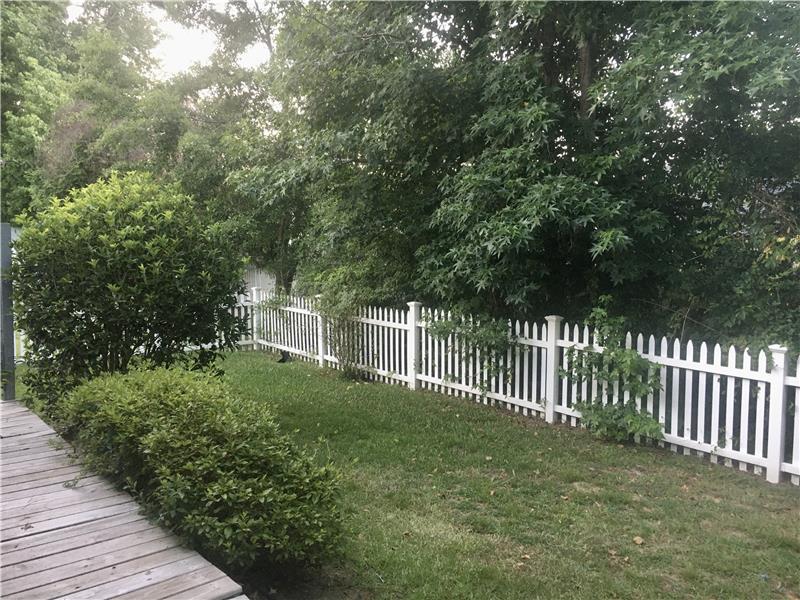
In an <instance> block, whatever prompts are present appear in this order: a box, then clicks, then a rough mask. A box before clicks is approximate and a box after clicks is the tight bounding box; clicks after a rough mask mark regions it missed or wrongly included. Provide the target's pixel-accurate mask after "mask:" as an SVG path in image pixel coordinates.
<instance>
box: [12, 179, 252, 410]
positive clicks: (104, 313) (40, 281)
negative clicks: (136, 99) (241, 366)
mask: <svg viewBox="0 0 800 600" xmlns="http://www.w3.org/2000/svg"><path fill="white" fill-rule="evenodd" d="M165 214H169V215H170V218H169V219H165V218H164V215H165ZM241 275H242V261H241V258H240V257H239V254H238V252H237V250H236V248H235V247H234V246H233V245H232V244H231V243H230V240H226V239H224V238H222V237H220V236H219V235H217V233H216V230H215V228H214V227H213V226H211V225H210V224H209V223H207V222H206V221H205V220H204V219H203V218H202V217H201V216H200V214H199V212H198V211H197V210H196V208H195V206H194V204H193V203H192V201H191V200H190V199H189V198H187V197H186V196H183V195H182V194H180V193H179V192H178V191H177V190H176V189H175V188H174V187H168V186H161V185H159V184H157V183H156V182H155V181H154V180H153V178H152V177H151V176H149V175H147V174H143V173H128V174H126V175H122V176H120V175H116V174H115V175H112V176H111V177H110V178H109V179H108V180H107V181H100V182H97V183H95V184H92V185H90V186H88V187H86V188H83V189H81V190H76V191H74V192H73V193H72V194H71V195H70V197H69V198H68V199H67V200H64V201H59V202H55V203H53V204H52V205H51V206H50V207H49V208H47V209H45V210H43V211H42V212H40V213H38V214H37V215H36V218H35V219H34V218H28V219H26V220H25V222H24V227H23V230H22V234H21V236H20V238H19V240H18V241H17V242H16V255H15V257H14V264H13V269H12V277H13V279H14V293H15V298H14V301H15V316H16V319H17V322H18V323H19V326H20V327H21V328H22V329H23V330H24V331H25V332H26V334H27V336H28V339H29V341H30V344H31V346H30V352H31V354H30V359H31V366H32V367H33V369H34V370H35V369H39V370H40V374H39V375H41V377H44V378H50V379H56V380H57V379H59V378H60V379H63V382H62V383H63V384H64V385H67V386H68V385H70V384H71V383H72V382H73V381H74V380H76V379H79V378H83V377H88V376H92V375H96V374H97V373H101V372H106V371H125V370H127V369H128V367H129V365H130V363H131V361H132V360H133V358H134V356H139V357H142V358H144V359H146V360H148V361H150V362H152V363H153V364H156V365H168V364H172V363H174V362H179V361H186V360H190V361H193V362H195V363H196V365H197V366H199V367H207V366H210V365H211V364H212V363H213V361H214V357H215V356H216V353H217V352H218V351H221V350H223V349H226V348H234V347H237V343H238V340H239V338H240V336H241V334H242V332H243V331H244V330H245V327H246V324H245V322H244V321H243V320H242V319H240V318H236V317H234V316H232V314H231V312H230V311H231V308H232V307H233V306H234V305H235V303H236V298H235V295H236V294H237V293H239V292H240V291H241V286H242V282H241ZM201 345H204V346H206V350H204V351H203V352H201V353H199V354H197V355H194V356H191V357H189V356H187V355H185V354H184V349H185V347H186V346H201ZM39 375H37V377H39ZM53 383H55V382H53ZM34 387H35V391H37V392H40V393H41V397H42V399H43V400H44V401H45V402H46V403H50V402H53V401H55V398H54V397H53V394H52V393H51V388H49V387H48V386H47V385H45V384H44V382H43V381H39V383H36V384H35V386H34Z"/></svg>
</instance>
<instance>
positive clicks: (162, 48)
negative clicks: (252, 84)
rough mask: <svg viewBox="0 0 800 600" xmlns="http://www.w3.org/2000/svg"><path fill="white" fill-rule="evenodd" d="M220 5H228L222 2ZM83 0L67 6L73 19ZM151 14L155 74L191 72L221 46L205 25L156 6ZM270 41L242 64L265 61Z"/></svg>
mask: <svg viewBox="0 0 800 600" xmlns="http://www.w3.org/2000/svg"><path fill="white" fill-rule="evenodd" d="M219 4H225V3H224V2H220V3H219ZM82 7H83V0H72V1H71V2H70V4H69V7H68V8H67V13H68V14H69V18H70V20H75V19H77V18H78V17H79V16H80V15H81V12H82V10H83V8H82ZM146 12H147V13H149V15H150V16H151V17H152V18H153V20H154V21H155V22H156V23H158V28H159V30H160V33H161V36H162V37H161V40H160V41H159V43H158V45H156V47H155V48H154V49H153V56H154V57H155V58H156V59H157V60H158V62H159V64H160V68H159V69H158V70H157V71H156V72H155V73H154V75H155V76H156V77H157V78H158V79H162V80H165V79H169V78H170V77H173V76H174V75H177V74H178V73H182V72H184V71H188V70H189V69H190V68H191V67H192V66H193V65H195V64H198V63H200V64H208V62H209V60H210V58H211V55H212V54H213V52H214V50H215V49H216V46H217V38H216V36H215V35H214V33H213V32H211V31H209V30H208V29H206V28H205V27H200V26H197V27H191V28H190V27H185V26H184V25H181V24H180V23H176V22H175V21H173V20H172V19H170V18H168V17H167V15H166V13H165V12H164V11H163V10H161V9H159V8H156V7H148V8H147V10H146ZM267 53H268V50H267V47H266V44H260V43H259V44H254V45H252V46H251V47H250V48H248V50H247V51H246V52H245V53H243V54H242V56H241V57H240V58H239V64H240V65H241V66H243V67H247V68H251V67H256V66H258V65H260V64H261V63H263V62H265V60H266V58H267Z"/></svg>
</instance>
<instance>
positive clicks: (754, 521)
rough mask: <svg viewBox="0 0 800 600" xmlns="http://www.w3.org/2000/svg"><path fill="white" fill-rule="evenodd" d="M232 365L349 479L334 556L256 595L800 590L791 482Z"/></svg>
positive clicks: (429, 398)
mask: <svg viewBox="0 0 800 600" xmlns="http://www.w3.org/2000/svg"><path fill="white" fill-rule="evenodd" d="M224 369H225V371H226V376H225V377H226V379H227V380H228V382H229V383H230V384H231V385H232V386H233V388H234V389H235V390H236V391H238V392H239V393H240V394H242V395H243V396H247V397H251V398H255V399H259V400H263V401H264V402H266V403H268V404H270V405H271V406H272V407H273V409H274V411H275V413H276V415H277V417H278V419H279V421H280V422H281V424H282V426H283V428H284V430H285V431H287V432H289V433H290V434H291V435H292V436H293V437H294V439H295V440H296V441H297V442H298V443H300V444H302V445H304V446H306V447H307V448H309V449H311V450H312V451H315V452H316V454H317V456H318V457H319V459H320V460H321V461H325V460H328V459H330V460H331V461H333V462H334V463H335V464H336V465H337V467H338V469H339V470H340V472H341V474H342V491H343V493H342V509H343V512H344V522H345V535H344V539H343V543H342V551H341V555H340V556H339V557H337V558H334V559H332V560H330V561H329V562H328V563H327V564H325V565H324V566H323V567H322V568H321V569H320V571H319V572H316V571H315V572H313V573H304V574H295V578H294V579H292V578H287V579H285V580H283V581H278V582H273V583H271V584H270V587H273V588H275V590H271V592H272V593H270V594H269V595H266V596H264V597H270V598H436V599H439V598H454V599H455V598H458V599H461V598H465V599H466V598H476V599H482V600H483V599H490V598H498V599H506V598H524V599H531V598H555V597H567V598H656V597H658V598H798V597H800V490H798V488H796V487H792V486H790V485H788V484H782V485H779V486H774V485H769V484H767V483H766V482H765V481H764V480H763V479H762V478H757V477H755V476H752V475H747V474H744V473H739V472H737V471H734V470H732V469H728V468H725V467H722V466H715V465H711V464H709V463H708V462H706V461H703V460H700V459H698V458H693V457H684V456H679V455H674V454H673V453H671V452H670V451H668V450H660V449H656V448H645V447H637V446H624V447H623V446H618V445H615V444H610V443H605V442H601V441H598V440H595V439H594V438H592V437H591V436H590V435H589V434H588V433H587V432H585V431H581V430H578V429H572V428H569V427H566V426H550V425H546V424H544V423H543V422H542V421H540V420H536V419H529V418H525V417H520V416H514V415H513V414H512V413H509V412H507V411H505V410H498V409H492V408H488V407H485V406H479V405H476V404H475V403H474V402H472V401H470V400H467V399H462V398H452V397H448V396H443V395H440V394H433V393H427V392H411V391H409V390H406V389H404V388H401V387H397V386H390V385H385V384H378V383H361V384H356V383H352V382H346V381H343V380H342V379H340V378H339V377H338V375H337V374H336V373H335V372H332V371H323V370H320V369H319V368H318V367H316V366H314V365H311V364H308V363H303V362H292V363H289V364H279V363H277V362H275V358H274V357H273V356H271V355H269V354H263V353H245V352H242V353H237V354H233V355H231V356H229V357H228V358H227V359H226V361H225V364H224ZM636 542H640V543H639V544H637V543H636ZM266 575H267V580H268V581H272V580H271V579H270V578H271V574H269V573H267V574H266ZM300 579H306V580H308V579H313V580H314V583H303V582H300V581H299V580H300Z"/></svg>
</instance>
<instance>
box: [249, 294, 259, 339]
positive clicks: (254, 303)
mask: <svg viewBox="0 0 800 600" xmlns="http://www.w3.org/2000/svg"><path fill="white" fill-rule="evenodd" d="M260 300H261V288H260V287H251V288H250V346H251V347H252V348H253V350H260V349H261V345H260V344H259V343H258V331H256V328H257V327H256V326H257V324H259V323H260V322H261V319H259V318H258V312H259V311H260V309H261V307H260V306H259V302H260Z"/></svg>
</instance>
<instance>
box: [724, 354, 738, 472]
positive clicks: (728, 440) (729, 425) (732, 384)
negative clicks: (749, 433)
mask: <svg viewBox="0 0 800 600" xmlns="http://www.w3.org/2000/svg"><path fill="white" fill-rule="evenodd" d="M731 366H733V367H735V366H736V348H734V347H733V346H731V347H730V348H729V349H728V367H731ZM725 392H726V394H725V447H726V448H730V449H731V450H733V439H734V431H733V411H734V404H735V400H736V399H735V396H734V394H735V392H736V378H734V377H728V378H727V381H726V386H725ZM725 464H726V465H728V466H731V464H732V461H731V459H730V458H726V459H725Z"/></svg>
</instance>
